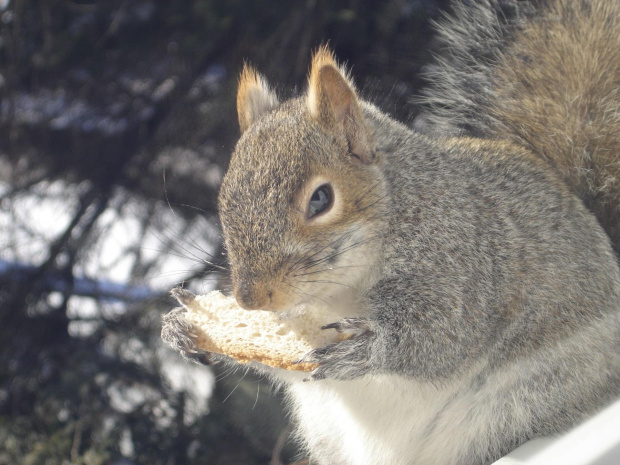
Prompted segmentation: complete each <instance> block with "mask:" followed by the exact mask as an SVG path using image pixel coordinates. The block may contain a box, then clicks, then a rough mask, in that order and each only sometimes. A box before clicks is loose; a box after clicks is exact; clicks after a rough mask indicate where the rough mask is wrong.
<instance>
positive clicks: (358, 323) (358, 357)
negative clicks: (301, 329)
mask: <svg viewBox="0 0 620 465" xmlns="http://www.w3.org/2000/svg"><path fill="white" fill-rule="evenodd" d="M321 329H325V330H327V329H335V330H336V331H338V332H339V333H342V334H345V335H347V336H349V337H348V338H347V339H345V340H343V341H341V342H337V343H334V344H329V345H327V346H325V347H321V348H319V349H314V350H311V351H310V352H308V353H307V354H306V355H304V356H303V357H302V358H301V360H299V361H300V362H309V363H318V364H319V367H318V368H317V369H315V370H314V371H312V373H310V376H308V377H307V378H306V379H304V381H314V380H319V379H325V378H331V379H339V380H346V379H354V378H359V377H360V376H363V375H365V374H367V373H368V372H369V371H370V370H371V368H372V367H371V364H370V347H371V343H372V340H373V335H374V333H373V331H372V330H371V326H370V322H369V321H368V320H367V319H365V318H344V319H342V320H340V321H338V322H336V323H331V324H328V325H325V326H323V327H322V328H321Z"/></svg>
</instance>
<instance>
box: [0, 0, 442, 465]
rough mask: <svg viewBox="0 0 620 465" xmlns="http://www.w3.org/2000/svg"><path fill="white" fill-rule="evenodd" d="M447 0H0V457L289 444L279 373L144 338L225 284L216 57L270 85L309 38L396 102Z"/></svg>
mask: <svg viewBox="0 0 620 465" xmlns="http://www.w3.org/2000/svg"><path fill="white" fill-rule="evenodd" d="M447 3H448V2H447V0H389V1H385V2H377V1H374V0H347V1H345V0H338V1H328V0H306V1H290V0H256V1H242V0H227V1H222V0H168V1H154V0H106V1H92V0H91V1H86V0H84V1H82V0H0V465H5V464H11V465H12V464H30V465H35V464H46V465H54V464H88V465H97V464H117V465H121V464H123V465H130V464H149V465H155V464H166V465H176V464H231V465H232V464H234V465H244V464H269V465H279V464H292V463H298V464H303V463H307V461H305V460H304V457H303V454H300V453H299V451H296V450H295V448H294V445H293V444H291V441H290V440H288V435H289V432H290V427H289V425H288V424H287V418H286V416H285V415H284V414H283V413H282V407H281V395H280V394H279V393H278V392H277V391H276V390H273V389H271V388H270V386H269V383H268V382H267V381H266V380H264V379H260V378H257V377H255V376H253V375H252V374H251V373H246V372H245V371H244V370H242V369H240V370H236V371H235V370H233V371H225V370H222V369H218V368H217V367H216V368H211V367H201V366H198V365H191V364H188V363H186V362H184V361H183V360H182V359H181V357H180V356H179V355H178V354H175V353H173V352H172V351H170V350H169V349H168V348H166V347H164V346H163V345H162V343H161V340H160V336H159V333H160V329H161V323H160V321H161V315H162V314H163V313H165V312H167V311H169V310H170V309H171V308H172V307H173V306H174V304H173V302H172V300H171V299H170V298H169V297H168V296H167V292H168V291H169V290H170V289H172V288H173V287H175V286H177V285H179V284H183V285H184V286H185V287H188V288H190V289H192V290H193V291H194V292H199V293H203V292H207V291H208V290H210V289H212V288H213V287H214V286H225V279H226V278H225V276H223V275H221V274H220V273H217V270H219V269H220V268H219V267H220V266H221V265H223V264H225V257H223V256H222V253H221V244H220V233H219V226H218V220H217V210H216V196H217V189H218V185H219V182H220V179H221V177H222V175H223V173H224V172H225V170H226V166H227V162H228V157H229V154H230V152H231V150H232V147H233V146H234V144H235V140H236V139H237V138H238V136H239V130H238V125H237V118H236V114H235V92H236V84H237V76H238V73H239V71H240V69H241V66H242V63H243V61H244V60H247V61H249V62H250V63H252V64H254V65H255V66H256V67H257V68H258V69H259V70H260V71H261V72H262V73H263V74H264V75H265V76H266V77H267V78H268V80H269V81H270V82H271V83H272V85H274V86H275V88H276V91H277V92H278V94H279V95H280V97H281V98H285V97H287V96H291V95H295V94H298V93H300V92H302V91H303V89H304V88H305V79H306V74H307V71H308V65H309V62H310V56H311V52H312V50H314V49H316V47H317V46H318V45H320V44H322V43H327V42H328V43H329V44H330V46H331V47H332V48H333V49H334V50H335V52H336V54H337V56H338V57H339V59H340V60H342V61H344V62H346V63H347V65H348V67H350V68H352V74H353V76H354V78H355V81H356V83H357V85H358V87H359V89H360V92H361V94H362V95H363V96H364V98H366V99H368V100H370V101H373V102H374V103H376V104H377V105H379V106H380V107H381V108H382V109H384V110H385V111H387V112H388V113H390V114H392V115H394V116H395V117H397V118H399V119H400V120H403V121H407V122H412V121H413V120H414V118H415V116H416V108H415V106H414V105H412V104H411V103H410V100H411V99H412V98H413V97H414V96H415V95H416V94H417V92H418V91H419V89H420V87H421V86H422V85H423V78H422V76H421V73H423V71H424V70H425V67H426V66H428V65H429V63H430V62H431V60H432V52H431V51H432V50H436V49H437V48H438V45H437V44H436V43H435V39H434V33H433V31H432V27H431V26H430V22H431V21H432V20H437V19H439V18H440V16H441V14H442V11H443V10H445V9H446V8H447Z"/></svg>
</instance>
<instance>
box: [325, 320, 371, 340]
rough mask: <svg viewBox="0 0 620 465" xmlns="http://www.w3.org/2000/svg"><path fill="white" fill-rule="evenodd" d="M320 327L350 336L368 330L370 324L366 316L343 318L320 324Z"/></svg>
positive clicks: (364, 332) (359, 334) (358, 334)
mask: <svg viewBox="0 0 620 465" xmlns="http://www.w3.org/2000/svg"><path fill="white" fill-rule="evenodd" d="M321 329H335V330H336V331H338V332H339V333H341V334H346V335H349V336H350V337H355V336H361V335H362V334H366V333H369V332H370V325H369V324H368V320H367V319H366V318H343V319H342V320H340V321H336V322H335V323H330V324H328V325H324V326H321Z"/></svg>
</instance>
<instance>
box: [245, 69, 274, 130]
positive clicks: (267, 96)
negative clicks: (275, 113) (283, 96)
mask: <svg viewBox="0 0 620 465" xmlns="http://www.w3.org/2000/svg"><path fill="white" fill-rule="evenodd" d="M279 103H280V102H278V97H277V96H276V94H275V92H274V91H272V90H271V89H270V88H269V85H268V84H267V81H266V80H265V78H264V77H263V76H261V75H260V74H259V73H258V72H256V70H255V69H254V68H252V67H251V66H250V65H248V64H247V63H246V64H244V65H243V71H241V76H240V77H239V90H238V91H237V115H238V117H239V127H240V128H241V132H244V131H245V130H246V129H247V128H249V127H250V126H251V125H252V123H253V122H254V121H256V119H257V118H258V117H259V116H260V115H262V114H263V113H264V112H266V111H269V110H271V109H273V108H275V107H277V106H278V105H279Z"/></svg>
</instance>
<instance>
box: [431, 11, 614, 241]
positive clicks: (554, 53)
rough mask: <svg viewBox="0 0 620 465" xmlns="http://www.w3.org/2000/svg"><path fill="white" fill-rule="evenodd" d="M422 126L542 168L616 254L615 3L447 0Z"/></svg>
mask: <svg viewBox="0 0 620 465" xmlns="http://www.w3.org/2000/svg"><path fill="white" fill-rule="evenodd" d="M455 9H456V12H455V14H454V15H453V16H452V17H451V18H450V19H448V20H446V22H445V23H444V24H442V25H441V27H440V32H441V37H442V39H443V41H444V43H445V44H446V46H447V49H448V51H449V53H447V54H446V55H445V56H446V58H443V59H440V60H439V63H438V65H437V66H436V67H435V68H433V69H432V70H431V72H430V73H429V74H430V75H429V78H430V80H431V81H432V82H433V85H432V86H431V87H430V88H429V89H428V90H427V91H426V94H425V95H426V96H425V99H424V100H425V102H426V103H427V104H428V105H429V110H428V112H427V114H426V115H425V116H426V118H427V121H429V122H430V123H432V124H433V125H434V126H436V127H437V129H438V130H440V131H445V130H448V131H452V132H457V133H460V134H466V135H472V136H478V137H485V138H489V137H490V138H497V139H508V140H511V141H512V142H514V143H517V144H519V145H521V146H523V147H525V148H527V149H529V150H531V151H532V152H533V153H534V154H535V155H536V156H539V157H541V158H542V159H544V160H546V161H547V162H549V163H550V164H551V165H552V166H553V167H554V168H555V169H556V171H558V172H559V173H560V174H561V175H562V177H563V178H564V179H565V181H566V182H567V183H568V184H569V186H570V187H571V189H572V190H573V191H574V192H575V193H576V194H577V195H578V196H579V197H580V198H581V199H582V200H583V201H584V203H585V205H586V206H587V207H588V208H589V209H590V210H591V211H592V212H593V213H595V214H596V216H597V218H598V220H599V222H600V223H601V224H602V226H603V227H604V229H605V230H606V232H607V233H608V235H609V236H610V238H611V240H612V243H613V246H614V248H615V250H616V252H618V251H620V2H619V1H617V0H549V1H542V2H524V1H515V0H482V1H480V2H476V3H475V4H474V5H472V4H471V3H470V2H467V5H466V4H465V2H463V3H456V4H455Z"/></svg>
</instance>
